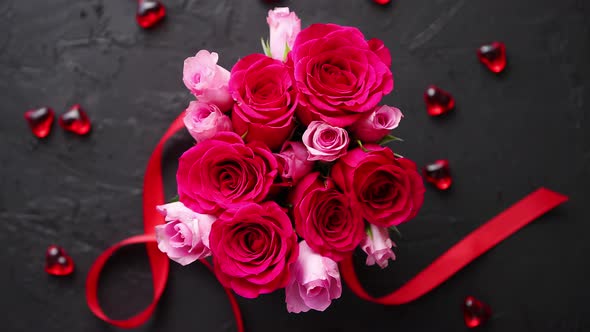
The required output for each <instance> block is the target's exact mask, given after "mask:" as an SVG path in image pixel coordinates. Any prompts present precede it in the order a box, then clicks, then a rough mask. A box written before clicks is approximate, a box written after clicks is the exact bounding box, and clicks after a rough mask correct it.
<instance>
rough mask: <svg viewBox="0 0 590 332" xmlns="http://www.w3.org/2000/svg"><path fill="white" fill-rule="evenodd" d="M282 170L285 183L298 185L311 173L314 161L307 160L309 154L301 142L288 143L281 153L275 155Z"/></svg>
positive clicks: (284, 145)
mask: <svg viewBox="0 0 590 332" xmlns="http://www.w3.org/2000/svg"><path fill="white" fill-rule="evenodd" d="M275 156H276V157H277V161H278V162H279V169H280V170H281V178H282V179H283V181H286V182H291V183H293V184H295V183H297V182H298V181H299V180H300V179H301V178H303V177H304V176H306V175H307V174H309V173H311V170H312V169H313V164H314V162H313V161H309V160H307V157H308V156H309V152H307V148H306V147H305V145H303V143H301V142H293V141H287V142H285V144H283V147H282V148H281V152H279V153H277V154H275Z"/></svg>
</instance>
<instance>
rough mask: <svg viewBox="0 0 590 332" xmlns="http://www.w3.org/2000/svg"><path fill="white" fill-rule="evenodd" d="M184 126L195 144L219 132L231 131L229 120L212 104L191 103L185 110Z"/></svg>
mask: <svg viewBox="0 0 590 332" xmlns="http://www.w3.org/2000/svg"><path fill="white" fill-rule="evenodd" d="M184 125H185V126H186V129H188V132H189V133H190V134H191V136H192V137H193V138H194V139H195V140H196V141H197V143H199V142H202V141H204V140H206V139H209V138H211V137H213V136H215V134H217V133H218V132H220V131H231V130H232V127H231V119H230V118H229V117H228V116H227V115H225V114H223V113H221V111H220V110H219V108H218V107H217V106H216V105H214V104H207V103H202V102H198V101H191V102H190V104H189V105H188V108H187V109H186V112H185V116H184Z"/></svg>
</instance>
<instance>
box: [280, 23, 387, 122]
mask: <svg viewBox="0 0 590 332" xmlns="http://www.w3.org/2000/svg"><path fill="white" fill-rule="evenodd" d="M290 56H291V58H292V60H293V65H294V72H295V81H297V87H298V89H299V90H300V94H301V96H300V98H301V100H300V106H299V107H298V108H297V116H298V117H299V119H300V120H301V122H303V123H304V124H309V123H310V122H311V121H313V120H320V119H321V120H322V121H325V122H327V123H329V124H331V125H333V126H338V127H347V126H350V125H351V124H353V123H354V122H355V121H356V120H358V119H359V118H360V117H361V116H362V115H363V114H365V113H367V112H371V111H372V110H373V109H374V108H375V106H377V104H378V103H379V102H380V101H381V98H382V97H383V96H384V95H386V94H388V93H390V92H391V91H392V90H393V75H392V74H391V70H390V69H389V66H390V62H391V61H390V59H391V56H389V51H388V50H387V48H385V47H384V46H383V45H382V43H381V44H379V43H377V42H375V41H372V42H370V43H369V42H367V41H366V40H365V37H364V36H363V34H362V33H361V32H360V31H359V30H358V29H357V28H353V27H345V26H340V25H336V24H313V25H311V26H310V27H308V28H307V29H304V30H302V31H301V33H299V35H298V36H297V39H296V40H295V44H294V45H293V50H292V51H291V53H290ZM388 56H389V57H388ZM388 58H389V62H388V61H387V59H388Z"/></svg>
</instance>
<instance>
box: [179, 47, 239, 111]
mask: <svg viewBox="0 0 590 332" xmlns="http://www.w3.org/2000/svg"><path fill="white" fill-rule="evenodd" d="M218 59H219V55H218V54H217V53H215V52H211V53H209V51H206V50H200V51H199V52H198V53H197V54H196V55H195V56H194V57H190V58H187V59H186V60H184V69H183V72H182V81H183V82H184V85H186V87H187V88H188V89H189V90H190V92H191V93H192V94H194V95H195V97H197V99H198V100H199V101H201V102H204V103H211V104H215V105H217V107H219V109H220V110H221V111H222V112H226V111H229V110H230V108H231V107H232V105H233V100H232V98H231V96H230V94H229V91H228V88H227V84H228V82H229V76H230V75H229V71H227V70H226V69H225V68H223V67H221V66H219V65H217V60H218Z"/></svg>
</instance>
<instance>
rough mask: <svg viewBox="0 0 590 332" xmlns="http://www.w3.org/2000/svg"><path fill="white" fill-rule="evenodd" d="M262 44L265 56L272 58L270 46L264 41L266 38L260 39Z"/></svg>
mask: <svg viewBox="0 0 590 332" xmlns="http://www.w3.org/2000/svg"><path fill="white" fill-rule="evenodd" d="M260 43H261V44H262V50H264V55H266V56H269V57H270V56H272V54H271V53H270V44H269V42H268V41H267V40H264V38H260Z"/></svg>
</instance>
